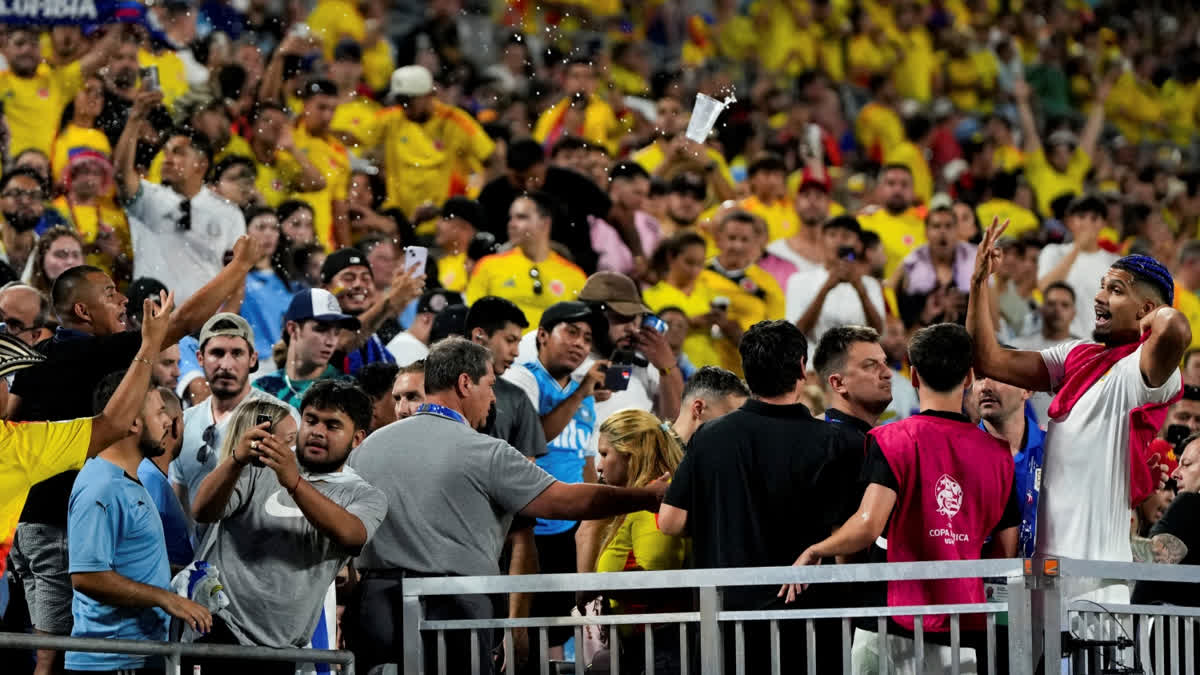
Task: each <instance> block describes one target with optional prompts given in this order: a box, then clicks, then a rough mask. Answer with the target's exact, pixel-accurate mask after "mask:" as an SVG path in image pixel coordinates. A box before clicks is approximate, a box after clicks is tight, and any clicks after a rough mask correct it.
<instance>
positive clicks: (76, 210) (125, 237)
mask: <svg viewBox="0 0 1200 675" xmlns="http://www.w3.org/2000/svg"><path fill="white" fill-rule="evenodd" d="M53 206H54V208H55V209H57V210H58V212H59V213H61V214H62V215H63V216H64V217H66V218H67V220H69V221H71V224H72V225H73V226H74V227H75V230H76V231H78V232H79V234H80V235H82V236H83V242H84V244H87V245H90V244H94V243H96V236H97V235H98V234H100V229H101V227H104V228H106V229H108V230H111V231H112V233H113V235H114V236H116V237H117V239H118V240H119V241H120V242H121V252H122V253H124V254H125V255H126V256H127V257H129V259H131V260H132V259H133V238H132V237H131V236H130V233H129V220H128V219H127V218H126V217H125V209H123V208H121V207H119V206H117V205H116V204H115V203H114V202H113V201H112V199H111V198H110V199H104V200H101V201H100V203H98V204H96V205H95V206H82V205H79V204H76V205H72V204H70V203H69V202H68V201H67V197H66V195H62V196H59V197H58V198H57V199H55V200H54V202H53ZM86 257H87V260H86V261H85V262H86V263H87V264H88V265H93V266H95V267H99V268H100V269H102V270H104V271H105V272H106V273H107V274H108V275H109V276H112V273H113V270H112V265H111V264H110V262H109V260H108V259H107V258H106V257H105V256H104V255H103V254H100V253H89V254H87V256H86Z"/></svg>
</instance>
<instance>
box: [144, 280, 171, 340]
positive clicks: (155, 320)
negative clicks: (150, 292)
mask: <svg viewBox="0 0 1200 675" xmlns="http://www.w3.org/2000/svg"><path fill="white" fill-rule="evenodd" d="M173 309H175V293H174V292H171V293H165V292H160V293H159V295H158V303H157V304H155V302H154V299H153V298H146V300H145V301H144V303H143V305H142V344H144V345H147V346H151V347H153V348H154V349H155V350H159V349H161V348H162V342H163V338H165V337H166V335H167V327H168V326H170V324H171V310H173Z"/></svg>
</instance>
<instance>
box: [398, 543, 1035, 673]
mask: <svg viewBox="0 0 1200 675" xmlns="http://www.w3.org/2000/svg"><path fill="white" fill-rule="evenodd" d="M1027 563H1028V561H1022V560H1011V559H1010V560H981V561H960V562H918V563H889V564H874V565H835V566H820V567H764V568H741V569H710V570H674V571H658V572H616V573H606V574H549V575H528V576H488V577H418V578H407V579H405V580H404V582H403V585H402V591H401V592H402V595H403V664H402V665H403V671H404V672H405V673H407V674H410V675H416V674H421V673H424V672H425V665H426V655H425V653H424V645H423V641H424V640H423V636H422V633H423V632H424V633H434V634H435V635H434V640H435V644H436V650H437V654H436V668H437V670H438V672H439V674H444V673H446V672H447V671H446V667H447V661H448V655H447V649H446V633H447V632H448V631H469V632H470V638H471V647H472V649H471V670H470V672H475V673H478V672H485V671H484V670H483V669H481V666H482V664H481V663H480V657H479V652H480V650H479V646H480V644H481V640H483V639H484V636H486V635H489V634H490V633H491V631H493V630H496V629H500V630H502V631H503V633H504V637H503V644H504V647H505V650H506V653H510V654H511V653H512V648H513V645H514V637H513V630H514V629H518V628H527V629H536V630H537V631H538V637H539V639H538V641H537V642H538V644H539V653H538V655H537V659H538V666H539V670H540V672H541V673H542V675H550V672H551V671H550V661H549V659H548V654H547V649H546V644H547V640H546V638H547V632H548V629H549V628H552V627H563V626H570V627H574V629H575V636H576V638H577V639H576V650H575V664H574V666H575V670H574V672H575V673H583V672H584V671H585V669H586V666H587V665H588V664H586V663H584V657H583V653H582V649H581V648H580V643H581V642H582V637H583V635H582V634H583V628H584V626H609V627H617V626H628V625H630V624H633V625H640V626H644V627H645V638H644V639H645V652H646V656H647V658H646V672H647V673H648V674H649V675H653V671H654V659H653V658H651V657H652V656H653V655H654V653H655V639H656V638H655V637H654V631H653V630H651V628H650V627H651V626H653V625H659V626H662V625H663V624H667V625H669V624H678V625H679V626H680V628H679V639H680V661H679V666H680V668H679V670H680V672H682V673H685V674H686V673H690V672H692V665H693V664H692V663H690V661H691V659H690V658H689V656H688V655H689V653H693V654H698V663H697V664H695V668H696V672H699V673H701V674H702V675H719V674H720V673H722V672H724V667H725V664H726V663H727V661H728V659H727V658H726V655H725V654H724V653H723V649H724V647H725V641H726V638H725V637H724V634H723V632H722V629H723V628H726V627H731V628H732V630H733V632H734V639H733V643H734V651H735V653H734V655H733V659H732V661H733V662H734V666H733V668H734V670H735V671H736V672H737V673H738V674H739V675H740V674H741V673H742V672H744V670H745V663H746V657H747V653H746V651H745V638H744V632H745V630H746V628H747V625H754V624H759V622H767V623H768V624H769V626H768V628H769V635H770V645H771V646H770V649H771V654H770V655H769V661H770V671H771V672H772V673H774V674H776V675H778V674H779V673H780V672H781V670H782V666H781V661H782V657H781V648H782V645H781V644H780V642H781V640H780V624H781V622H792V621H799V622H803V625H804V640H805V643H806V646H807V647H808V649H807V663H806V666H807V668H806V670H807V672H808V673H810V674H815V673H817V672H818V670H817V660H816V655H815V654H816V649H815V648H816V646H817V645H816V640H817V637H816V630H815V625H814V622H816V621H818V620H822V619H833V620H838V621H840V622H841V638H842V649H841V652H842V661H843V665H842V672H844V673H851V672H852V670H851V638H852V635H853V633H854V631H853V630H852V628H853V623H852V620H853V619H855V618H864V617H865V618H874V619H875V620H876V627H877V629H878V631H879V633H878V634H879V635H880V637H881V638H882V639H886V635H887V631H888V621H887V619H888V617H895V616H912V617H914V631H913V634H912V639H913V642H914V643H915V649H914V652H913V655H914V660H915V663H916V667H917V669H918V672H921V671H923V665H924V664H923V659H924V654H925V650H924V647H925V643H926V638H927V635H926V631H925V630H924V629H923V624H924V621H923V618H924V617H928V616H930V615H948V616H949V624H950V625H949V628H950V631H949V633H950V636H949V647H950V653H951V658H952V663H951V664H950V668H951V671H952V672H954V673H958V672H960V663H959V657H960V654H961V648H962V647H963V645H962V644H961V637H962V635H961V634H962V626H961V620H962V617H963V616H964V615H985V616H986V628H985V630H984V632H985V634H986V647H985V649H984V652H985V653H984V654H977V658H978V659H979V661H980V662H981V663H983V662H986V664H987V666H988V671H989V672H996V662H997V655H998V650H999V649H1000V646H999V643H998V641H997V635H996V616H997V615H998V614H1001V613H1004V612H1007V613H1008V616H1009V630H1008V646H1007V650H1006V653H1007V654H1008V661H1009V672H1011V673H1015V674H1018V675H1019V674H1031V673H1032V672H1033V659H1032V657H1031V654H1032V637H1033V633H1032V630H1031V626H1032V621H1031V619H1032V615H1031V610H1030V603H1029V593H1028V588H1027V585H1026V584H1027V580H1028V578H1029V576H1028V575H1029V573H1030V569H1031V568H1030V566H1029V565H1028V564H1027ZM980 577H986V578H997V577H999V578H1003V579H1005V583H1006V584H1007V587H1008V598H1007V600H1001V601H994V602H986V603H978V604H962V605H921V606H907V607H874V608H872V607H850V608H821V609H771V610H757V611H744V610H740V611H732V610H727V609H725V608H724V607H723V605H722V595H723V593H724V592H725V590H726V589H733V588H739V587H748V586H773V587H776V588H777V587H779V586H781V585H783V584H790V583H802V584H810V585H813V584H829V583H856V582H883V581H901V580H910V581H911V580H948V579H967V578H980ZM656 589H691V590H694V591H696V592H697V594H698V596H699V609H698V611H691V612H670V613H642V614H613V615H600V616H574V617H565V616H560V617H531V618H523V619H452V620H451V619H445V620H431V619H427V618H426V617H425V616H424V614H423V606H422V601H423V600H424V599H428V598H430V597H431V596H449V595H487V594H496V593H547V592H560V593H561V592H574V591H579V590H587V591H598V592H601V593H607V592H629V591H639V590H656ZM793 625H794V624H793ZM689 626H695V627H696V630H695V633H696V635H697V637H698V639H697V640H695V644H694V645H693V644H688V642H689V630H688V627H689ZM755 627H757V625H756V626H755ZM609 636H610V649H609V653H610V659H611V661H610V668H611V671H612V672H614V673H617V672H620V658H621V649H620V641H621V637H620V631H619V630H615V629H614V630H610V631H609ZM456 656H457V655H456ZM887 669H888V665H887V664H886V663H882V664H881V672H883V673H886V672H887ZM822 675H825V674H824V673H822Z"/></svg>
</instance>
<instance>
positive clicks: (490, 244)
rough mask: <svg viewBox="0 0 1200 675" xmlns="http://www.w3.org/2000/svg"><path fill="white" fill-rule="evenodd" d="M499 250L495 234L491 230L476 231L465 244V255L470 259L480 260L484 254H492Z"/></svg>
mask: <svg viewBox="0 0 1200 675" xmlns="http://www.w3.org/2000/svg"><path fill="white" fill-rule="evenodd" d="M499 250H500V244H498V243H497V242H496V235H494V234H492V233H491V232H476V233H475V236H474V237H471V243H469V244H467V257H468V258H470V259H471V260H481V259H482V258H483V257H484V256H489V255H492V254H493V253H496V252H497V251H499Z"/></svg>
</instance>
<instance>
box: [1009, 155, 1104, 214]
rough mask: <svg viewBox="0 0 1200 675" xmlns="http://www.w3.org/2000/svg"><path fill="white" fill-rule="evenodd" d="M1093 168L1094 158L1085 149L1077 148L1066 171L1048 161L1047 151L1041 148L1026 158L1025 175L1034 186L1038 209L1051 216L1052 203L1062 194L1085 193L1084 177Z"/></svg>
mask: <svg viewBox="0 0 1200 675" xmlns="http://www.w3.org/2000/svg"><path fill="white" fill-rule="evenodd" d="M1091 168H1092V158H1091V157H1088V154H1087V153H1086V152H1084V151H1083V148H1075V154H1074V155H1072V156H1071V161H1070V163H1069V164H1068V165H1067V170H1066V171H1065V172H1062V173H1059V172H1058V171H1057V170H1056V169H1055V168H1054V167H1052V166H1050V163H1049V162H1047V161H1046V152H1045V150H1042V149H1041V148H1039V149H1038V151H1037V152H1034V153H1032V154H1030V155H1028V156H1027V157H1026V158H1025V175H1026V177H1027V178H1028V179H1029V184H1030V185H1032V186H1033V190H1034V194H1035V195H1036V196H1037V203H1038V210H1039V211H1041V212H1042V214H1043V215H1045V216H1047V217H1049V216H1052V215H1054V212H1053V211H1052V210H1051V209H1050V204H1051V202H1053V201H1054V200H1055V199H1057V198H1058V197H1059V196H1060V195H1064V194H1067V193H1074V194H1075V195H1077V196H1078V195H1082V194H1083V179H1084V178H1086V177H1087V172H1088V170H1090V169H1091Z"/></svg>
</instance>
